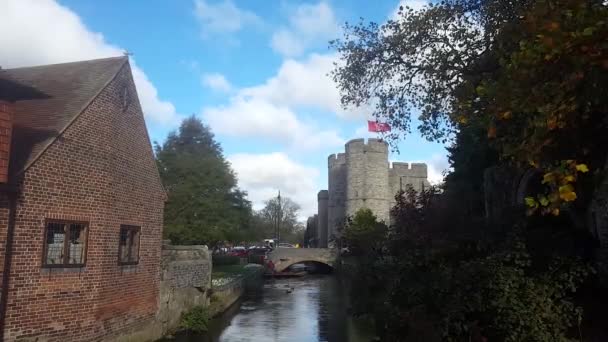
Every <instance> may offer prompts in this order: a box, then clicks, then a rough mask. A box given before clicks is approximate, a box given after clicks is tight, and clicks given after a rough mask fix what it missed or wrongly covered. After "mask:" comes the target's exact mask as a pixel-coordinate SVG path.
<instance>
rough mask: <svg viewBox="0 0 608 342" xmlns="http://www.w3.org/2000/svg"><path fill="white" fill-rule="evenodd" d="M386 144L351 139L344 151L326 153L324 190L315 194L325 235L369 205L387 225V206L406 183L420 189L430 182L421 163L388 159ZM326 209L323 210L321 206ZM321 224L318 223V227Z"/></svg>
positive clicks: (426, 170) (388, 212)
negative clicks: (323, 223) (325, 187)
mask: <svg viewBox="0 0 608 342" xmlns="http://www.w3.org/2000/svg"><path fill="white" fill-rule="evenodd" d="M388 154H389V150H388V144H387V143H386V142H385V141H383V140H381V139H368V140H367V141H366V140H365V139H352V140H350V141H348V142H347V143H346V145H345V153H338V154H332V155H329V156H328V190H327V199H326V198H325V197H324V196H325V192H324V191H325V190H323V191H322V192H320V193H319V197H318V200H319V213H318V214H319V220H325V219H324V218H322V217H325V212H324V211H325V210H326V212H327V221H328V224H327V236H328V237H329V240H330V241H331V240H332V237H335V235H336V234H337V228H338V227H339V226H340V225H341V224H342V223H343V222H344V220H345V219H346V217H348V216H350V215H353V214H354V213H356V212H357V211H358V210H359V209H361V208H369V209H371V210H372V211H373V212H374V214H375V215H376V216H377V217H378V219H379V220H382V221H384V222H386V223H388V224H390V208H391V206H392V205H393V204H394V197H395V195H396V194H397V192H398V191H399V190H405V188H406V187H407V185H411V186H413V187H414V189H416V190H418V191H420V190H422V189H424V188H425V187H428V186H429V185H430V184H429V182H428V180H427V174H428V168H427V165H426V164H424V163H411V164H410V163H406V162H393V163H392V165H391V164H390V163H389V162H388ZM325 208H326V209H325ZM321 224H322V223H319V226H320V225H321Z"/></svg>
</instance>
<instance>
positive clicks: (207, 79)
mask: <svg viewBox="0 0 608 342" xmlns="http://www.w3.org/2000/svg"><path fill="white" fill-rule="evenodd" d="M201 81H202V82H203V85H204V86H206V87H209V88H211V89H212V90H215V91H220V92H224V93H229V92H230V91H231V90H232V85H231V84H230V82H228V80H227V79H226V77H224V75H222V74H219V73H210V74H204V75H203V76H202V78H201Z"/></svg>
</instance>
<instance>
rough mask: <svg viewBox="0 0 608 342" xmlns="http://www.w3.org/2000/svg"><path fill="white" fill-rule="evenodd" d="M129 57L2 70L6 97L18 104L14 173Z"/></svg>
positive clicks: (1, 89) (0, 91) (0, 82)
mask: <svg viewBox="0 0 608 342" xmlns="http://www.w3.org/2000/svg"><path fill="white" fill-rule="evenodd" d="M127 60H128V58H127V57H122V56H121V57H112V58H103V59H95V60H89V61H82V62H73V63H62V64H51V65H42V66H34V67H25V68H15V69H4V70H0V97H1V98H2V99H5V100H10V101H14V104H15V106H14V110H15V114H14V118H13V125H14V126H13V139H12V149H11V150H12V151H11V161H10V169H11V171H10V173H11V174H13V175H14V174H18V173H20V172H21V171H23V170H25V169H26V168H27V167H28V166H29V165H31V164H32V163H33V162H34V161H35V160H36V159H37V158H38V156H40V155H41V154H42V153H43V152H44V151H45V150H46V148H47V147H48V146H49V145H50V144H51V143H52V142H53V141H55V139H57V137H59V136H60V135H61V133H63V131H64V130H65V129H66V128H67V127H69V126H70V124H71V123H72V122H73V121H74V119H76V118H77V117H78V116H79V114H80V113H82V112H83V111H84V109H86V108H87V106H88V105H89V104H90V103H91V101H93V100H94V99H95V98H96V97H97V95H98V94H99V93H100V92H101V91H102V90H103V89H104V88H105V87H106V86H107V85H108V84H109V83H110V82H111V81H112V80H113V79H114V77H115V76H116V74H117V73H118V72H119V71H120V69H121V68H122V66H123V65H124V64H125V63H126V62H127Z"/></svg>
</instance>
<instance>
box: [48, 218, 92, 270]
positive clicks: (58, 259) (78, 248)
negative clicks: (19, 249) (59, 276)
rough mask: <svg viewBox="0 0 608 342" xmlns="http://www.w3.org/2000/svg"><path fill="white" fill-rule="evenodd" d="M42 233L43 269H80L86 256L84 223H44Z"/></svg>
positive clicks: (85, 229)
mask: <svg viewBox="0 0 608 342" xmlns="http://www.w3.org/2000/svg"><path fill="white" fill-rule="evenodd" d="M45 228H46V229H45V233H44V254H43V260H42V266H43V267H82V266H84V264H85V261H86V254H87V228H88V224H87V223H85V222H73V221H57V220H49V221H47V222H46V227H45Z"/></svg>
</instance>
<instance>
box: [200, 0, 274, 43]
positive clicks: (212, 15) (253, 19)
mask: <svg viewBox="0 0 608 342" xmlns="http://www.w3.org/2000/svg"><path fill="white" fill-rule="evenodd" d="M194 14H195V15H196V18H197V19H198V21H199V23H200V25H201V36H202V37H203V38H208V37H209V35H211V34H214V33H217V34H230V33H236V32H238V31H240V30H242V29H243V28H245V27H246V26H249V25H254V26H255V25H259V24H261V23H262V19H260V18H259V17H258V16H257V15H256V14H255V13H253V12H251V11H247V10H243V9H240V8H238V7H237V6H236V5H235V4H234V3H233V2H232V1H231V0H224V1H222V2H217V3H214V4H212V3H209V2H207V1H205V0H195V1H194Z"/></svg>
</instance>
